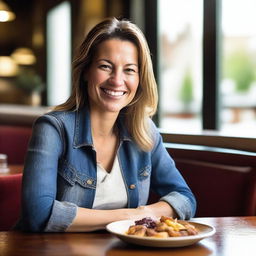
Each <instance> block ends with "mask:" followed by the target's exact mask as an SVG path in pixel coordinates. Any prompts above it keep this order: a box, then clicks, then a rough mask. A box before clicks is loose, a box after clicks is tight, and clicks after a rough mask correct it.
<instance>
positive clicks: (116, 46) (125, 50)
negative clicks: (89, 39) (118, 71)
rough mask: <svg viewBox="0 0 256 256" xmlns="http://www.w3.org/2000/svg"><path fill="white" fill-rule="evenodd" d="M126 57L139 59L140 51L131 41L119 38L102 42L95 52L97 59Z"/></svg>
mask: <svg viewBox="0 0 256 256" xmlns="http://www.w3.org/2000/svg"><path fill="white" fill-rule="evenodd" d="M112 55H114V56H126V57H130V58H136V60H137V59H138V55H139V54H138V49H137V46H136V45H135V44H134V43H133V42H131V41H129V40H123V39H119V38H112V39H107V40H104V41H103V42H101V43H100V44H99V45H98V46H97V48H96V51H95V55H94V56H95V57H96V58H98V57H102V56H105V57H108V56H109V57H110V56H112Z"/></svg>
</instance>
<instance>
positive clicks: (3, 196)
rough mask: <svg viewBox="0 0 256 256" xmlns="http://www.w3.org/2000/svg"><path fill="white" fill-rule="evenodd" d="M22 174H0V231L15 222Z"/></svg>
mask: <svg viewBox="0 0 256 256" xmlns="http://www.w3.org/2000/svg"><path fill="white" fill-rule="evenodd" d="M21 182H22V174H21V173H19V174H13V175H3V176H0V231H5V230H10V228H11V227H12V226H13V225H14V224H15V223H16V221H17V220H18V218H19V214H20V206H21Z"/></svg>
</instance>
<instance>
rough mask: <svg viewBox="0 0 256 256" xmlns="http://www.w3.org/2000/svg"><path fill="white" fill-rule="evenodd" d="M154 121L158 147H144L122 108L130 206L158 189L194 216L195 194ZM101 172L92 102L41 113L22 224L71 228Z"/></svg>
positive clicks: (122, 157)
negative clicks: (129, 129)
mask: <svg viewBox="0 0 256 256" xmlns="http://www.w3.org/2000/svg"><path fill="white" fill-rule="evenodd" d="M150 122H151V127H152V132H153V135H154V139H155V140H154V141H155V144H154V148H153V149H152V151H150V152H144V151H141V150H140V149H139V148H138V146H137V145H136V144H135V143H134V141H133V140H132V139H131V137H130V136H129V134H128V132H127V130H126V129H125V127H124V125H123V122H122V116H121V114H120V117H119V119H118V127H119V132H120V134H119V137H120V145H119V148H118V151H117V155H118V159H119V162H120V167H121V171H122V175H123V178H124V182H125V186H126V189H127V196H128V205H127V207H128V208H136V207H138V206H141V205H146V204H147V201H148V197H149V191H150V189H152V190H154V191H155V192H156V193H157V194H158V195H159V196H160V197H161V199H160V200H163V201H166V202H167V203H169V204H170V205H171V206H172V207H173V208H174V209H175V211H176V212H177V214H178V216H179V218H180V219H189V218H191V217H193V216H194V214H195V208H196V201H195V198H194V195H193V194H192V192H191V190H190V189H189V187H188V186H187V184H186V182H185V181H184V179H183V178H182V176H181V174H180V173H179V171H178V170H177V168H176V167H175V163H174V161H173V159H172V158H171V157H170V155H169V154H168V152H167V151H166V149H165V147H164V145H163V142H162V137H161V135H160V134H159V131H158V130H157V128H156V127H155V125H154V124H153V122H152V121H150ZM96 172H97V169H96V152H95V150H94V148H93V141H92V135H91V125H90V115H89V111H88V109H87V108H83V109H81V110H78V111H66V112H61V111H56V112H51V113H47V114H45V115H44V116H41V117H39V118H38V119H37V120H36V122H35V124H34V127H33V134H32V137H31V140H30V144H29V148H28V152H27V156H26V161H25V167H24V175H23V186H22V216H21V219H20V222H19V224H18V227H20V228H22V229H23V230H27V231H33V232H41V231H45V232H62V231H65V230H66V229H67V228H68V227H69V225H70V224H71V223H72V221H73V219H74V218H75V216H76V211H77V207H85V208H92V205H93V200H94V196H95V189H96V183H97V182H96V178H97V173H96ZM113 185H114V184H113ZM131 185H132V186H131Z"/></svg>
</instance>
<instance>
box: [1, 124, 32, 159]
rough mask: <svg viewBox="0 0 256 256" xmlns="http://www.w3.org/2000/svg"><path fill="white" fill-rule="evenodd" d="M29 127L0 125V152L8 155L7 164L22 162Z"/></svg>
mask: <svg viewBox="0 0 256 256" xmlns="http://www.w3.org/2000/svg"><path fill="white" fill-rule="evenodd" d="M31 133H32V128H31V127H25V126H11V125H0V154H6V155H7V156H8V163H9V164H23V163H24V158H25V154H26V151H27V147H28V143H29V138H30V136H31Z"/></svg>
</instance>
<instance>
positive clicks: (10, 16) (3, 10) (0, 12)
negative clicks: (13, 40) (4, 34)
mask: <svg viewBox="0 0 256 256" xmlns="http://www.w3.org/2000/svg"><path fill="white" fill-rule="evenodd" d="M15 17H16V16H15V14H14V13H13V12H12V11H11V9H10V8H9V6H8V5H7V4H6V3H5V2H3V1H2V0H0V22H6V21H12V20H14V19H15Z"/></svg>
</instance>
